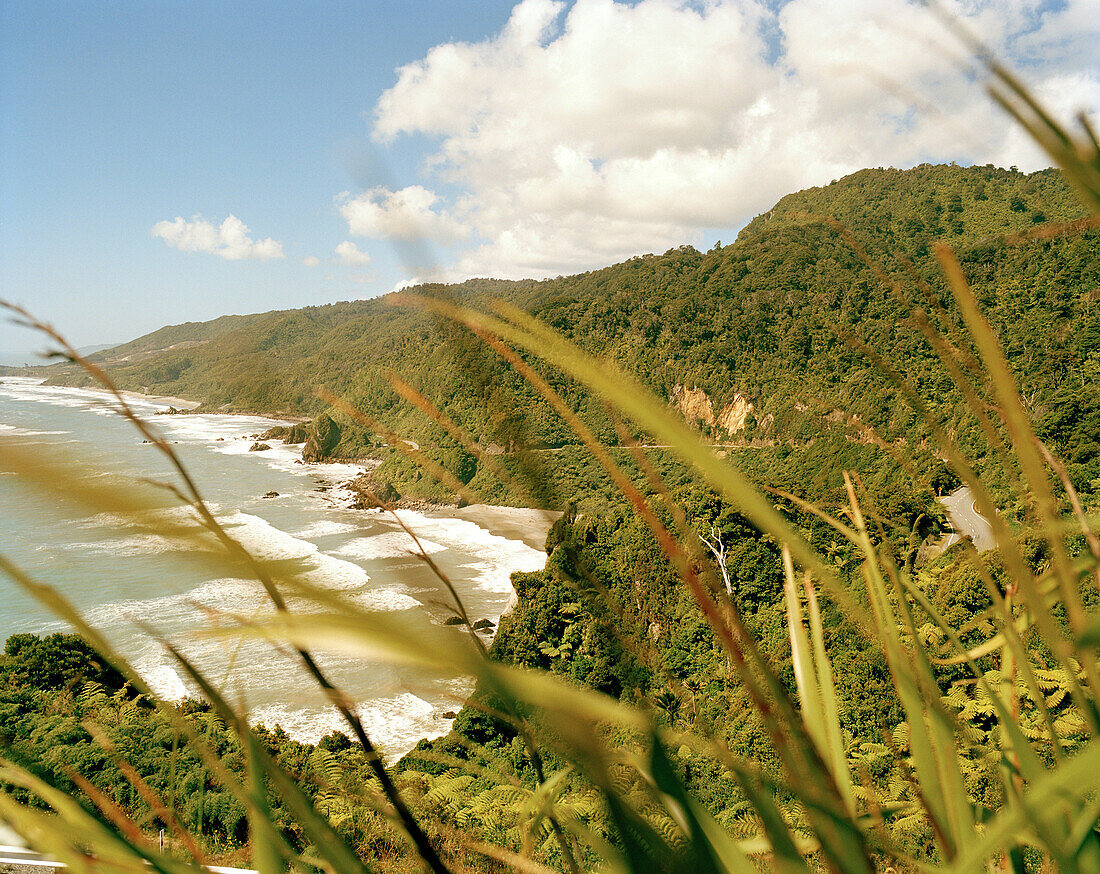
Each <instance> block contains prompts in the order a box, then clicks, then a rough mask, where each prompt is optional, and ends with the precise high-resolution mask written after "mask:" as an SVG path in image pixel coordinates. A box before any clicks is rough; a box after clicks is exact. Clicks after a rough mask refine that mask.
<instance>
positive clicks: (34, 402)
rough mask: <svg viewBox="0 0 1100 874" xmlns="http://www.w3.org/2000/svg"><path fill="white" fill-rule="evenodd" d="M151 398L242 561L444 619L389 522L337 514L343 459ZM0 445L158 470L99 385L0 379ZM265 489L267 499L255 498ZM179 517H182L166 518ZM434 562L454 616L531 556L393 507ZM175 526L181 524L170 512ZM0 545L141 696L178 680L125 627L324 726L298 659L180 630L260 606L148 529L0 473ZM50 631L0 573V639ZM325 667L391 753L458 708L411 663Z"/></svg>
mask: <svg viewBox="0 0 1100 874" xmlns="http://www.w3.org/2000/svg"><path fill="white" fill-rule="evenodd" d="M164 406H165V405H164V404H161V403H157V402H155V401H152V400H146V399H142V400H135V401H134V402H133V407H134V409H135V411H136V412H138V413H139V414H141V415H143V416H147V417H150V419H149V420H150V421H152V422H153V423H154V425H155V427H156V428H158V429H159V430H160V432H161V433H162V435H163V436H164V438H165V439H166V440H168V441H170V442H172V443H174V444H176V445H175V447H174V448H175V449H176V450H177V451H178V453H179V455H180V457H181V458H182V459H183V461H184V463H185V464H186V466H187V468H188V470H189V472H190V473H191V475H192V476H193V478H194V479H195V481H196V482H197V484H198V486H199V489H200V491H201V492H202V493H203V496H204V497H205V499H206V501H207V503H208V504H209V505H210V506H211V509H212V510H213V511H214V512H215V514H216V515H217V516H218V518H219V520H220V521H221V522H222V523H223V524H224V525H225V526H226V527H227V528H228V530H229V531H230V533H231V534H232V535H233V536H234V537H235V538H236V539H237V540H239V541H240V542H241V543H243V544H244V545H245V546H246V547H248V548H249V550H250V551H252V552H253V553H254V554H255V555H257V556H258V557H261V558H266V559H288V560H295V561H296V562H297V563H298V565H299V566H300V567H303V568H304V569H305V571H306V573H307V577H308V579H309V580H310V581H311V582H313V583H315V584H317V585H319V586H322V587H324V588H326V589H331V590H335V591H338V592H339V593H340V594H341V596H343V597H346V598H348V599H350V600H352V601H354V602H355V603H357V604H359V605H361V606H364V607H367V608H369V609H372V610H379V611H386V612H387V614H389V615H390V617H392V618H395V619H397V620H398V621H401V622H406V621H407V622H408V624H409V627H410V628H412V627H413V626H414V625H416V626H419V625H420V623H422V620H423V619H424V616H425V614H427V615H429V616H431V617H432V618H433V620H434V621H436V622H438V621H439V620H441V619H442V618H443V617H445V616H446V615H447V614H446V611H445V608H443V607H442V606H441V603H442V602H444V601H445V600H446V596H445V595H444V594H443V593H442V592H441V591H440V590H439V587H438V584H437V583H436V581H435V579H434V577H433V576H432V574H431V572H430V570H429V569H428V568H427V567H426V566H425V564H424V563H423V562H422V561H420V560H419V559H418V558H416V557H415V556H413V555H411V554H410V550H411V549H412V542H411V540H410V539H409V537H408V536H407V535H406V534H404V533H403V532H402V531H401V529H400V526H399V525H398V524H397V523H396V521H395V520H393V519H392V518H391V517H387V516H384V515H382V514H380V513H377V512H370V511H362V510H350V509H348V507H347V503H348V495H347V494H346V493H343V492H342V491H341V490H340V489H339V487H338V484H339V483H340V482H342V481H345V480H347V479H349V478H351V477H352V476H354V475H355V474H356V473H358V468H356V467H354V466H352V465H344V464H331V465H303V464H301V463H300V462H299V460H298V458H299V454H300V452H299V449H300V447H290V446H283V445H282V444H280V443H272V444H271V445H272V449H271V450H269V451H266V452H249V447H250V446H251V445H252V443H253V442H254V440H253V438H252V437H251V436H250V435H254V434H256V433H258V432H262V431H264V430H266V429H267V428H269V427H270V426H271V425H273V424H277V422H276V420H272V419H266V418H262V417H256V416H224V415H183V416H154V415H153V414H154V413H155V412H156V411H157V410H158V409H163V408H164ZM0 437H2V438H4V439H6V440H17V441H18V442H19V443H21V444H23V445H30V446H36V445H38V446H41V447H42V450H43V451H48V450H50V449H56V448H61V449H64V450H67V451H68V452H69V453H70V457H72V458H74V459H79V460H80V462H82V463H87V464H88V465H90V466H93V467H94V468H95V469H96V470H98V471H102V472H103V473H104V474H105V475H107V476H117V477H151V478H154V479H159V480H165V481H167V480H170V479H171V476H170V474H171V471H170V470H169V468H168V465H167V462H166V461H165V459H164V457H163V456H162V454H161V453H159V452H158V451H157V450H156V449H155V448H154V447H152V446H150V445H143V444H142V442H141V439H142V438H141V435H140V434H139V433H138V432H137V431H136V430H135V429H134V428H133V426H132V425H130V424H129V423H127V422H125V421H123V420H122V419H121V418H120V417H119V416H118V415H117V413H115V412H114V411H113V410H112V409H110V407H109V405H108V404H107V402H106V396H105V395H104V394H103V393H101V392H96V391H90V390H84V389H72V388H53V387H47V386H42V385H39V384H38V381H37V380H33V379H24V378H14V377H5V378H3V379H0ZM270 491H276V492H278V493H279V496H278V497H276V498H263V497H262V496H263V495H264V494H265V493H267V492H270ZM174 512H175V513H177V514H179V513H180V512H181V511H179V510H177V511H174ZM401 515H402V520H403V521H404V522H405V524H406V525H408V526H409V527H410V528H411V529H412V530H413V531H414V532H415V533H416V535H417V536H418V538H419V539H420V542H421V545H422V546H423V547H424V549H425V550H426V551H427V552H428V553H429V554H430V555H431V557H432V559H433V561H434V562H435V563H436V564H437V565H438V566H439V567H441V568H442V569H443V570H444V572H445V573H446V574H447V575H448V576H449V577H450V579H451V580H452V582H453V583H454V585H455V587H456V588H457V589H458V591H459V593H460V595H461V596H462V598H463V601H464V603H465V604H466V608H467V610H468V611H469V613H470V615H471V617H473V618H475V619H476V618H480V617H488V618H490V619H493V620H496V619H497V618H498V617H499V615H500V612H501V610H502V609H503V608H504V606H505V604H506V603H507V601H508V598H509V595H510V594H511V584H510V582H509V576H510V574H511V573H512V572H513V571H518V570H535V569H538V568H541V567H542V566H543V564H544V562H545V555H544V554H543V553H541V552H539V551H538V550H535V549H532V548H530V547H529V546H527V545H526V544H524V543H522V542H520V541H517V540H509V539H506V538H503V537H499V536H496V535H494V534H493V533H491V532H490V531H488V530H486V529H484V528H482V527H479V526H478V525H476V524H474V523H473V522H469V521H465V520H461V519H453V518H434V517H432V516H431V515H428V514H423V513H417V512H412V511H401ZM181 518H182V517H181ZM0 552H2V553H3V554H4V555H6V556H7V557H8V558H9V559H11V560H13V561H14V562H15V563H16V564H17V565H19V566H20V567H22V568H23V569H24V570H25V571H27V572H28V573H30V575H31V576H32V577H34V578H36V579H38V580H39V581H41V582H45V583H48V584H50V585H52V586H55V587H56V588H58V589H59V590H60V591H62V592H63V593H64V594H65V595H66V597H67V598H69V599H70V600H71V601H72V602H74V603H75V604H76V606H77V607H78V608H79V609H80V610H81V611H82V612H83V613H84V615H85V617H86V618H87V619H89V620H91V622H92V623H93V624H94V625H95V626H96V627H98V628H100V629H101V630H102V631H104V633H106V634H107V635H108V636H109V637H110V638H111V639H112V641H113V642H114V643H115V644H116V645H117V646H118V647H119V648H120V649H121V650H122V652H123V653H124V654H125V655H126V656H127V657H128V658H130V659H131V661H132V663H133V664H134V665H135V666H136V667H137V669H138V670H139V672H141V673H142V675H143V676H144V677H145V679H146V680H147V681H148V682H149V683H150V684H151V685H153V687H154V688H155V689H156V691H157V692H158V693H160V694H162V695H166V696H169V697H181V696H183V695H185V694H188V693H189V692H190V691H191V690H189V689H188V687H187V684H186V683H185V682H184V681H183V679H182V678H181V676H180V674H179V672H178V671H177V670H176V669H175V668H174V667H173V665H172V664H171V662H170V660H169V658H168V657H167V656H166V654H165V653H164V651H163V648H162V647H161V645H160V644H159V643H157V642H156V641H155V640H154V639H153V638H151V637H149V636H148V635H147V634H145V633H144V632H143V631H142V630H140V629H139V628H138V627H137V625H138V624H148V625H151V626H152V627H153V628H155V629H156V631H157V632H158V633H160V634H163V635H166V636H168V637H169V638H170V639H172V640H173V641H176V642H179V643H180V645H181V647H182V649H183V650H184V652H186V653H187V655H188V656H189V657H190V658H192V659H193V660H194V662H195V663H196V665H197V666H198V667H200V668H201V669H202V670H203V671H204V672H205V673H206V674H207V675H208V676H209V677H211V678H212V679H214V680H215V682H216V683H217V684H219V685H220V686H221V687H222V688H223V689H224V690H225V691H227V692H228V693H229V694H231V695H232V696H233V698H234V700H243V701H245V702H246V704H247V706H248V707H249V708H250V710H251V712H252V714H253V718H254V720H255V721H263V722H265V723H266V724H268V725H273V724H274V723H279V724H281V725H282V726H283V728H285V729H286V730H287V732H289V733H290V734H291V735H292V736H294V737H297V738H299V739H301V740H307V741H315V740H316V739H318V738H319V737H321V736H322V735H324V734H326V733H327V732H329V731H331V730H333V729H335V728H340V727H341V724H340V720H339V717H338V716H337V715H336V713H335V712H334V711H332V710H331V709H330V708H328V707H327V706H326V705H325V703H324V701H323V699H322V697H321V695H320V693H319V692H318V691H316V690H315V689H314V688H313V686H312V685H311V684H310V683H309V681H308V679H307V678H306V677H305V675H304V673H303V672H302V670H301V669H300V668H299V667H298V664H297V662H296V661H295V660H294V659H292V658H290V657H289V656H287V655H285V654H283V653H281V652H279V651H277V650H276V649H275V648H273V647H272V646H270V645H269V644H266V643H262V642H256V641H249V642H245V643H239V642H234V643H233V644H232V647H231V648H227V646H226V644H224V643H223V642H221V641H217V640H211V639H208V638H203V637H201V636H198V635H197V634H196V633H195V632H196V631H197V630H200V629H202V628H204V627H206V626H208V625H209V623H210V622H211V621H212V620H211V617H216V616H217V614H233V615H246V616H248V615H254V614H257V613H262V612H264V611H265V610H267V609H269V608H268V607H267V599H266V596H265V594H264V592H263V589H262V588H261V587H260V585H259V584H258V583H257V582H255V581H250V580H245V579H236V578H220V577H217V576H215V577H211V576H210V570H209V568H208V567H207V566H204V565H203V563H201V562H196V561H194V560H193V559H192V560H186V559H184V558H183V556H184V552H183V551H181V548H180V544H179V543H178V542H176V541H173V540H171V539H166V538H164V537H159V536H156V535H151V534H149V533H146V532H144V531H142V530H140V529H139V528H137V527H134V526H133V525H129V524H128V523H126V522H125V520H122V519H119V518H117V517H115V516H112V515H110V514H106V513H99V514H94V515H90V514H89V513H88V511H87V510H84V509H80V508H77V507H74V506H67V505H64V504H62V503H60V502H58V500H57V499H56V498H55V497H53V496H47V495H44V494H42V493H37V492H34V491H32V490H30V489H29V488H28V487H27V486H26V485H25V484H24V483H22V482H20V481H19V480H18V479H17V478H16V477H14V476H11V475H7V476H0ZM63 628H64V626H63V625H62V624H61V623H59V622H58V621H57V620H56V619H55V618H54V617H53V616H51V615H50V614H49V613H47V612H46V611H45V610H43V609H42V608H41V607H40V606H39V605H37V604H36V603H34V602H32V601H30V600H28V599H27V598H26V597H25V596H24V595H23V594H22V593H21V592H19V591H18V590H17V589H16V588H15V586H14V584H13V583H12V582H10V581H9V580H8V579H7V578H6V577H0V636H2V638H6V637H7V636H8V635H10V634H13V633H15V632H19V631H35V632H48V631H55V630H62V629H63ZM324 664H325V667H326V670H327V671H328V672H329V673H330V675H331V678H332V679H334V680H335V681H336V682H337V684H338V685H339V686H341V688H343V689H344V691H345V692H346V693H347V694H348V696H349V697H350V698H351V700H353V701H356V702H358V705H359V710H360V713H361V715H362V717H363V720H364V722H365V723H366V725H367V727H368V729H369V730H370V731H371V733H372V735H373V737H374V738H375V740H376V742H377V743H378V745H379V746H380V747H381V748H382V749H383V750H384V751H385V752H386V754H387V755H388V756H390V757H392V756H396V755H400V754H401V753H403V752H405V751H407V750H408V749H410V748H411V747H412V746H413V745H414V744H415V743H416V741H417V740H419V739H420V738H422V737H429V736H434V735H438V734H440V733H442V732H444V731H446V730H447V728H448V727H449V722H448V720H446V719H445V718H444V717H443V713H445V712H446V711H449V710H457V709H458V707H459V706H460V705H461V702H462V700H463V698H464V696H465V695H466V694H468V691H469V689H468V686H467V684H466V683H465V681H462V680H459V679H456V678H455V677H453V676H446V675H444V676H432V675H428V674H426V673H425V672H423V671H420V670H417V669H411V668H408V667H394V666H391V665H386V664H380V663H364V662H363V661H361V660H352V659H348V658H342V657H338V656H326V657H324Z"/></svg>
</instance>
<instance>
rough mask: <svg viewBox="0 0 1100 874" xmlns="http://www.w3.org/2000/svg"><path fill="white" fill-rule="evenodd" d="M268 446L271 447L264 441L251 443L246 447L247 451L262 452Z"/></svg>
mask: <svg viewBox="0 0 1100 874" xmlns="http://www.w3.org/2000/svg"><path fill="white" fill-rule="evenodd" d="M270 448H271V447H270V446H268V445H267V444H266V443H253V444H252V445H251V446H249V447H248V451H249V452H264V451H265V450H267V449H270Z"/></svg>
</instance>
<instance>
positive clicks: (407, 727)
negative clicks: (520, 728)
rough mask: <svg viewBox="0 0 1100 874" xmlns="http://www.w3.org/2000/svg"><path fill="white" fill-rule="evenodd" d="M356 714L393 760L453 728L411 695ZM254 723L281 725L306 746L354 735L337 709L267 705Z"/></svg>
mask: <svg viewBox="0 0 1100 874" xmlns="http://www.w3.org/2000/svg"><path fill="white" fill-rule="evenodd" d="M356 712H357V713H358V715H359V718H360V719H361V720H362V721H363V726H364V728H365V729H366V730H367V734H368V735H370V737H371V738H372V739H373V740H374V741H375V743H376V744H377V745H378V746H379V748H380V749H381V751H382V752H383V753H384V754H385V755H386V757H387V758H390V759H396V758H398V757H400V756H402V755H404V754H405V753H407V752H408V751H409V750H411V749H412V748H413V747H414V746H416V744H417V742H418V741H419V740H420V739H421V738H425V737H439V736H440V735H442V734H444V733H446V732H447V731H448V730H449V729H450V727H451V723H450V720H447V719H444V718H443V714H442V711H441V710H439V709H437V708H436V707H434V706H433V705H432V704H430V703H429V702H427V701H425V700H424V699H423V698H420V697H418V696H416V695H414V694H412V693H411V692H402V693H400V694H398V695H393V696H390V697H385V698H375V699H373V700H371V701H366V702H363V703H361V704H359V705H358V707H357V708H356ZM251 721H252V722H253V724H255V723H263V724H264V725H266V726H267V727H268V728H273V727H274V726H275V725H281V726H282V727H283V730H284V731H286V733H287V734H289V735H290V736H291V737H292V738H294V739H295V740H299V741H302V742H303V743H317V741H319V740H320V739H321V738H323V737H324V736H325V735H327V734H331V733H332V732H334V731H341V732H343V733H344V734H350V733H351V731H350V729H349V727H348V724H347V723H346V722H345V721H344V718H343V717H342V716H341V715H340V714H339V713H338V712H337V711H336V710H335V708H317V709H314V708H310V709H295V708H292V707H287V706H285V705H282V704H267V705H264V706H262V707H257V708H255V709H254V710H253V711H252V713H251Z"/></svg>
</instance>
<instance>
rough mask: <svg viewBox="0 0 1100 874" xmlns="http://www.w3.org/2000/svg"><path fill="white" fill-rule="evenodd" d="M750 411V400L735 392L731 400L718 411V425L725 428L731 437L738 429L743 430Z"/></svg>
mask: <svg viewBox="0 0 1100 874" xmlns="http://www.w3.org/2000/svg"><path fill="white" fill-rule="evenodd" d="M750 413H752V402H751V401H750V400H749V399H748V398H746V397H743V396H742V395H739V394H735V395H734V396H733V400H731V401H730V402H729V403H728V404H726V405H725V406H724V407H722V409H721V410H720V411H719V413H718V427H719V428H723V429H725V431H726V433H727V434H729V435H730V436H731V437H732V436H733V435H734V434H736V433H737V432H738V431H744V430H745V425H746V424H748V421H749V414H750Z"/></svg>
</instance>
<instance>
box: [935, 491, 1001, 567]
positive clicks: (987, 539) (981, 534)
mask: <svg viewBox="0 0 1100 874" xmlns="http://www.w3.org/2000/svg"><path fill="white" fill-rule="evenodd" d="M939 502H940V503H941V504H943V506H944V508H945V509H946V510H947V518H948V519H950V520H951V524H952V525H953V526H954V528H955V530H954V531H953V532H952V533H951V536H950V537H948V539H947V543H946V544H945V545H944V549H945V550H946V549H948V548H950V547H951V546H953V545H954V544H956V543H958V542H959V540H961V539H962V536H963V535H964V534H969V535H970V539H971V540H973V541H974V548H975V549H977V550H978V552H983V551H985V550H987V549H993V548H994V547H995V546H996V545H997V542H996V540H994V539H993V526H991V525H990V524H989V523H988V522H987V521H986V519H985V517H984V516H983V515H982V514H981V513H979V512H978V508H977V507H975V506H974V496H973V495H971V494H970V489H969V488H967V487H966V486H963V487H962V488H959V489H956V490H955V491H953V492H952V493H951V494H950V495H945V496H944V497H942V498H939Z"/></svg>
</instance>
